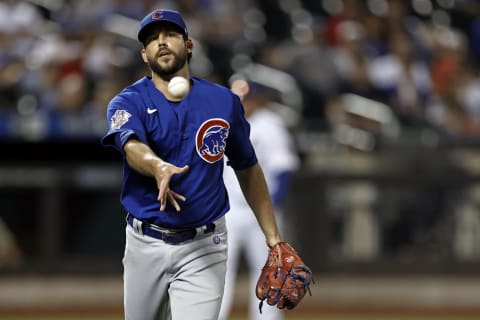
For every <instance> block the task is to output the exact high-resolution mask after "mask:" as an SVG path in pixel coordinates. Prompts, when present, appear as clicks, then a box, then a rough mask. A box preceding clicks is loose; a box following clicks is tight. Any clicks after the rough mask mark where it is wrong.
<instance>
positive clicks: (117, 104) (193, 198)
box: [102, 9, 281, 320]
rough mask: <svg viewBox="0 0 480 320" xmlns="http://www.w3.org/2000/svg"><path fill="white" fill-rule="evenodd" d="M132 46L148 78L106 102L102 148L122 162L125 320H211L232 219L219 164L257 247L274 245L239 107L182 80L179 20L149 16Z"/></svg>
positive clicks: (161, 13) (187, 51)
mask: <svg viewBox="0 0 480 320" xmlns="http://www.w3.org/2000/svg"><path fill="white" fill-rule="evenodd" d="M138 40H139V41H140V42H141V43H142V44H143V49H142V50H141V56H142V59H143V61H144V62H145V63H146V64H147V66H148V67H149V69H150V70H151V75H150V76H147V77H144V78H142V79H140V80H138V81H137V82H135V83H133V84H132V85H130V86H128V87H126V88H125V89H124V90H123V91H121V92H120V93H119V94H118V95H116V96H115V97H114V98H113V99H112V100H111V101H110V103H109V105H108V109H107V120H108V122H109V130H108V132H107V133H106V135H105V136H104V137H103V138H102V144H103V145H105V146H112V147H114V148H116V149H117V150H118V151H119V152H120V153H121V154H122V156H123V164H124V168H123V175H124V181H123V185H122V191H121V196H120V201H121V203H122V205H123V207H124V208H125V210H126V212H127V214H126V220H127V222H128V223H127V226H126V246H125V253H124V257H123V266H124V309H125V319H130V320H138V319H142V320H150V319H173V320H184V319H196V320H200V319H209V320H214V319H215V320H216V319H217V318H218V314H219V310H220V305H221V301H222V296H223V291H224V282H225V271H226V259H227V228H226V223H225V217H224V215H225V214H226V213H227V212H228V211H229V209H230V207H229V201H228V196H227V192H226V189H225V185H224V182H223V169H224V161H223V157H224V155H226V156H228V159H229V164H230V166H231V167H232V168H233V169H234V170H235V173H236V175H237V177H238V180H239V183H240V185H241V188H242V190H243V192H244V194H245V197H246V199H247V200H248V203H249V204H250V206H251V208H252V210H253V212H254V214H255V216H256V218H257V220H258V223H259V225H260V227H261V229H262V230H263V234H264V239H263V241H265V242H266V243H265V242H263V241H262V243H258V244H257V245H258V246H259V247H260V246H262V245H263V246H266V245H268V246H271V247H273V246H274V245H276V244H278V243H280V242H281V237H280V234H279V231H278V228H277V224H276V220H275V216H274V214H273V207H272V203H271V200H270V196H269V194H268V189H267V184H266V182H265V179H264V176H263V172H262V169H261V167H260V165H259V164H258V162H257V157H256V154H255V151H254V148H253V146H252V144H251V143H250V139H249V135H250V127H249V124H248V122H247V121H246V119H245V117H244V111H243V106H242V104H241V102H240V99H239V98H238V97H237V96H236V95H235V94H233V93H232V92H231V91H230V90H229V89H228V88H226V87H223V86H220V85H217V84H214V83H211V82H208V81H206V80H204V79H200V78H197V77H192V76H191V75H190V71H189V62H190V57H191V55H192V51H193V43H192V41H191V39H189V37H188V30H187V26H186V25H185V22H184V20H183V18H182V16H181V15H180V13H179V12H177V11H172V10H162V9H159V10H155V11H153V12H151V13H149V14H148V15H147V16H146V17H145V18H144V19H143V20H142V21H141V23H140V30H139V32H138ZM174 76H181V77H184V78H186V79H188V80H189V92H188V94H187V95H186V96H185V97H183V98H179V97H176V96H173V95H172V94H171V93H170V92H169V91H168V83H169V80H170V79H171V78H173V77H174Z"/></svg>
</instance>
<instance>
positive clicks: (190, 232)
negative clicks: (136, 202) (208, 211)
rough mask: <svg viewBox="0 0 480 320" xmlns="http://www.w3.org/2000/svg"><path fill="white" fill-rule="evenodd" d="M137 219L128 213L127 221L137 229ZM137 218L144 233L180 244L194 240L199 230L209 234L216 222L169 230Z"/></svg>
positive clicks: (167, 241)
mask: <svg viewBox="0 0 480 320" xmlns="http://www.w3.org/2000/svg"><path fill="white" fill-rule="evenodd" d="M135 219H136V218H135V217H134V216H132V215H131V214H128V215H127V222H128V224H129V225H131V226H132V227H133V229H136V226H135V225H134V220H135ZM136 220H137V221H139V222H140V228H141V231H142V233H143V234H145V235H147V236H150V237H153V238H156V239H160V240H163V241H164V242H165V243H168V244H178V243H181V242H185V241H188V240H192V239H193V238H195V236H196V235H197V233H198V231H199V230H202V231H203V233H204V234H208V233H211V232H213V231H215V224H214V223H208V224H206V225H204V226H201V227H198V228H189V229H179V230H167V229H163V228H161V227H159V226H156V225H154V224H151V223H149V222H145V221H141V220H139V219H136ZM136 231H138V230H136Z"/></svg>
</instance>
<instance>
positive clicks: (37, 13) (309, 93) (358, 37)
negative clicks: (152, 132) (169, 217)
mask: <svg viewBox="0 0 480 320" xmlns="http://www.w3.org/2000/svg"><path fill="white" fill-rule="evenodd" d="M160 7H162V8H171V9H177V10H180V11H181V12H182V13H183V15H184V17H185V19H186V20H187V25H188V26H189V33H190V35H191V37H192V38H193V39H194V45H195V47H194V48H195V49H194V59H193V60H192V63H193V64H192V72H193V74H194V75H196V76H200V77H205V78H208V79H210V80H213V81H216V82H218V83H220V84H224V85H228V81H229V79H230V77H231V75H232V74H234V73H235V72H238V71H239V70H242V69H244V68H245V67H247V66H248V65H250V64H252V63H255V64H259V65H263V66H266V67H268V68H272V69H276V70H279V71H282V72H284V73H286V74H288V75H290V76H292V77H293V79H295V82H296V84H297V85H298V87H299V88H300V91H301V94H302V100H301V105H300V106H293V107H295V108H296V109H295V110H297V111H298V112H299V113H300V121H299V125H300V126H302V127H304V128H307V129H312V130H327V131H328V130H331V129H332V128H333V127H334V126H335V125H337V124H338V123H341V122H342V121H345V115H344V110H345V106H343V105H342V103H345V99H343V98H344V97H345V94H350V95H352V94H353V95H355V96H359V97H363V98H366V99H368V100H369V101H377V102H381V103H383V104H384V105H386V106H388V108H389V109H390V111H391V112H393V114H395V117H396V119H398V121H399V123H400V125H401V126H402V127H406V128H418V127H431V128H434V129H435V130H438V131H439V132H442V134H445V135H448V136H453V137H459V138H472V137H475V136H476V135H477V134H478V133H480V78H479V73H478V70H479V66H480V64H479V63H478V59H479V58H480V1H478V0H362V1H358V0H322V1H307V0H304V1H300V0H281V1H273V0H264V1H260V0H257V1H255V0H177V1H168V0H167V1H155V0H135V1H132V0H100V1H98V0H96V1H93V0H84V1H73V0H30V1H17V0H0V48H1V49H0V66H1V68H0V137H2V138H5V137H7V138H11V137H16V138H19V137H20V138H27V139H42V138H56V137H59V136H62V137H72V138H73V137H82V136H85V135H87V136H91V135H92V134H93V135H97V136H99V135H101V134H103V133H104V131H105V126H106V121H105V118H104V117H105V109H106V105H107V102H108V101H109V99H110V98H111V97H112V96H113V95H114V94H115V93H117V92H118V91H119V90H121V89H122V88H123V87H124V86H125V85H127V84H129V83H130V82H133V81H135V80H136V79H138V78H139V77H140V76H143V75H145V74H146V72H147V69H146V67H145V65H144V64H143V62H142V60H141V58H140V56H139V51H140V50H141V46H140V44H139V43H138V41H137V40H136V31H137V28H138V21H139V20H140V19H141V18H143V16H144V15H145V13H146V12H149V11H151V10H153V9H156V8H160ZM275 80H276V79H272V80H271V82H272V83H275ZM277 82H281V81H277ZM279 87H281V83H280V84H279ZM286 101H287V102H288V99H286V100H284V101H280V102H286ZM287 104H288V103H287Z"/></svg>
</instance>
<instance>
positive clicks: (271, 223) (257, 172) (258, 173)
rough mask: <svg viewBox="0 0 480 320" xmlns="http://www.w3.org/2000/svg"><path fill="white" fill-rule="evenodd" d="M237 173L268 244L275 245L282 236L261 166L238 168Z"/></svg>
mask: <svg viewBox="0 0 480 320" xmlns="http://www.w3.org/2000/svg"><path fill="white" fill-rule="evenodd" d="M236 175H237V177H238V181H239V183H240V187H241V189H242V192H243V194H244V196H245V199H246V200H247V202H248V204H249V205H250V207H251V208H252V211H253V212H254V213H255V216H256V218H257V220H258V222H259V224H260V227H261V228H262V231H263V233H264V234H265V238H266V241H267V244H268V245H270V246H273V245H274V244H276V243H277V242H279V241H281V237H280V233H279V231H278V227H277V223H276V220H275V215H274V213H273V206H272V202H271V200H270V196H269V193H268V188H267V183H266V182H265V177H264V175H263V171H262V169H261V167H260V166H259V165H258V164H256V165H254V166H253V167H251V168H249V169H246V170H237V171H236Z"/></svg>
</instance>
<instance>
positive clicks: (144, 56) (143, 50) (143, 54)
mask: <svg viewBox="0 0 480 320" xmlns="http://www.w3.org/2000/svg"><path fill="white" fill-rule="evenodd" d="M140 54H141V55H142V59H143V62H145V63H147V62H148V60H147V53H146V51H145V48H143V49H142V50H141V51H140Z"/></svg>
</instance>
